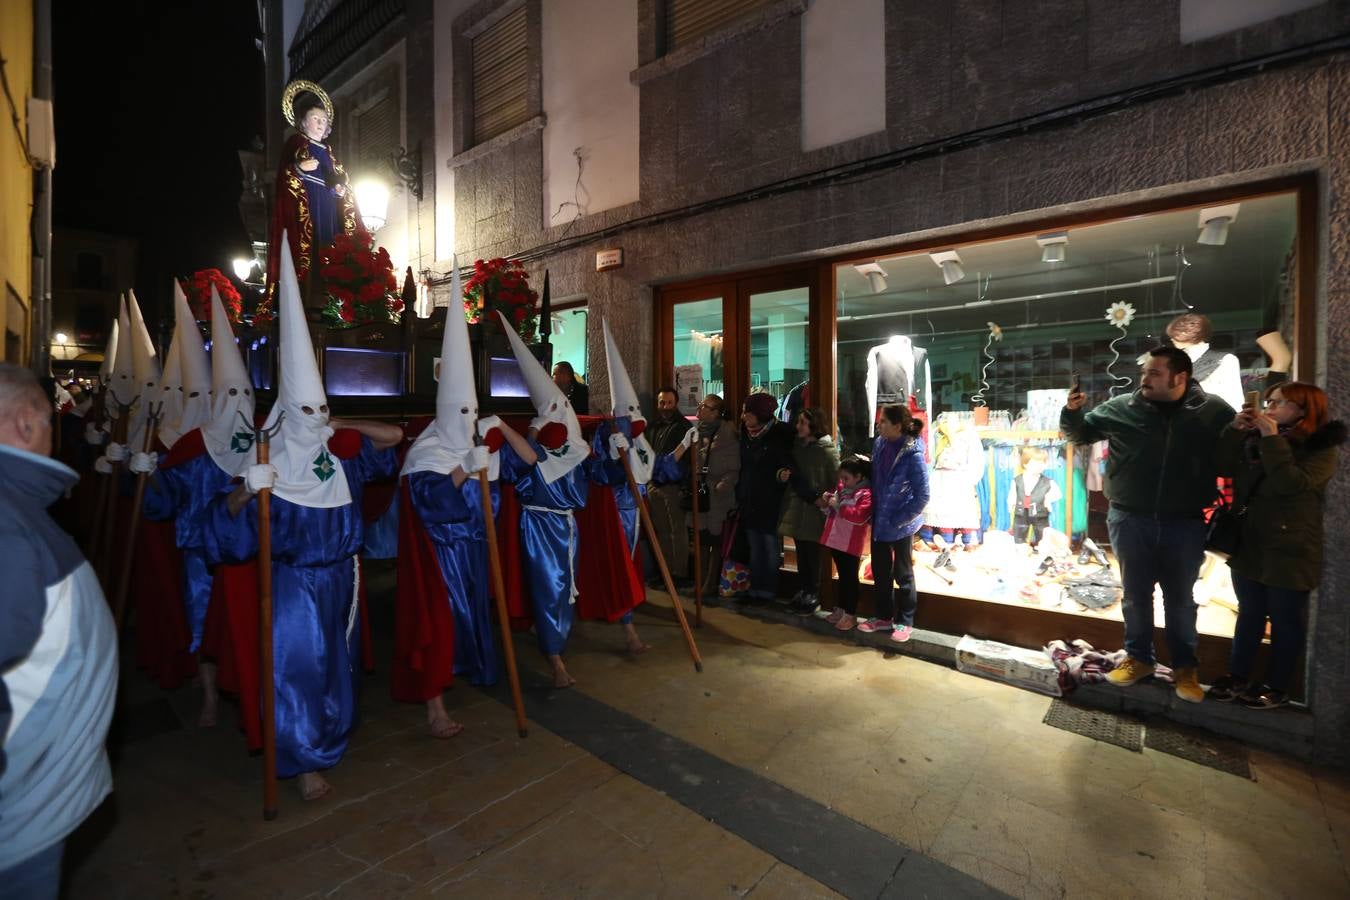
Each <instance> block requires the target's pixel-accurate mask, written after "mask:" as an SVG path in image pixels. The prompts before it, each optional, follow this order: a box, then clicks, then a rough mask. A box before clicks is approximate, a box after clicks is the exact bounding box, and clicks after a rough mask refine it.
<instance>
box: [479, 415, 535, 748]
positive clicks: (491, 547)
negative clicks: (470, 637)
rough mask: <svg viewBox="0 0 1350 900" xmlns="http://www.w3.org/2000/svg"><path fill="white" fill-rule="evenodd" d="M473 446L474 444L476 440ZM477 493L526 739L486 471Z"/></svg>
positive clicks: (518, 724) (518, 720) (518, 715)
mask: <svg viewBox="0 0 1350 900" xmlns="http://www.w3.org/2000/svg"><path fill="white" fill-rule="evenodd" d="M474 442H475V443H477V438H476V437H475V439H474ZM478 492H479V496H480V497H481V502H482V504H483V531H484V533H485V534H486V535H487V545H488V569H489V571H490V572H491V573H492V595H493V596H494V597H495V598H496V601H497V622H498V624H499V625H500V626H501V630H502V656H503V657H505V659H506V678H507V680H508V681H509V682H510V683H511V703H512V705H513V706H515V708H516V734H518V735H520V736H521V737H528V736H529V730H528V729H527V728H526V727H525V701H524V700H522V699H521V696H520V673H519V672H517V671H516V647H515V644H514V643H512V641H511V614H510V612H509V611H508V610H507V608H506V579H505V578H503V577H502V554H501V549H500V548H499V547H498V546H497V522H496V519H494V518H493V515H492V485H491V484H489V483H488V473H487V469H484V470H482V471H481V472H479V473H478Z"/></svg>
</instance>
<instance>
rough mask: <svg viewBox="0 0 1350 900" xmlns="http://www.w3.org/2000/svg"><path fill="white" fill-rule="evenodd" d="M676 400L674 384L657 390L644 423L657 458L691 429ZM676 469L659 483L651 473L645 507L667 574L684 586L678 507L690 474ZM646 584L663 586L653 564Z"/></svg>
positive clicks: (684, 542)
mask: <svg viewBox="0 0 1350 900" xmlns="http://www.w3.org/2000/svg"><path fill="white" fill-rule="evenodd" d="M679 399H680V398H679V395H678V394H676V393H675V389H674V388H673V387H663V388H661V390H659V391H657V392H656V415H655V416H653V417H652V419H651V421H650V422H648V423H647V430H646V432H645V433H646V435H647V443H649V444H651V445H652V451H653V452H654V453H655V454H656V458H657V459H660V458H662V457H663V456H666V455H668V454H670V453H674V452H675V450H676V448H678V447H679V446H680V445H681V444H682V443H686V442H685V436H686V435H688V434H689V433H690V431H692V430H693V426H692V425H690V424H689V420H688V419H686V418H685V417H684V413H682V412H680V407H679ZM678 470H679V473H680V480H678V481H664V482H661V481H658V480H657V477H656V476H653V480H652V483H651V484H650V485H649V486H648V488H647V506H648V508H649V509H650V510H651V514H652V525H653V527H655V529H656V539H657V540H658V541H659V542H660V544H661V555H662V556H664V557H665V559H666V565H667V566H669V567H670V576H671V578H673V579H675V583H676V585H678V586H684V585H687V584H691V583H692V582H691V581H690V580H689V578H688V575H687V574H686V573H687V571H688V569H689V535H688V531H687V529H686V528H685V525H684V509H683V508H682V507H681V506H680V495H681V493H682V492H683V490H684V482H685V480H687V479H688V477H689V468H688V467H687V466H679V467H678ZM647 584H648V585H649V586H651V587H657V588H663V587H665V585H664V584H663V583H662V581H661V575H660V573H659V572H657V571H656V570H655V567H653V568H652V569H651V577H650V578H648V579H647Z"/></svg>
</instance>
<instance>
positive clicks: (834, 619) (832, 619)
mask: <svg viewBox="0 0 1350 900" xmlns="http://www.w3.org/2000/svg"><path fill="white" fill-rule="evenodd" d="M843 617H844V608H843V607H842V606H836V607H835V608H834V612H832V613H830V614H829V615H828V616H826V617H825V621H826V622H829V623H830V624H831V625H835V624H838V622H839V620H840V619H842V618H843Z"/></svg>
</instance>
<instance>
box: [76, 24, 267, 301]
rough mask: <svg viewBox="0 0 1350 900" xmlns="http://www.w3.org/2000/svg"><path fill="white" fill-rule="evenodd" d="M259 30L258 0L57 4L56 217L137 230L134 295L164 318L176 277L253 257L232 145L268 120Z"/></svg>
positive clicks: (117, 230) (246, 142) (245, 141)
mask: <svg viewBox="0 0 1350 900" xmlns="http://www.w3.org/2000/svg"><path fill="white" fill-rule="evenodd" d="M258 35H259V29H258V16H257V5H256V3H254V2H252V0H189V2H177V0H175V2H165V0H118V2H111V3H110V2H106V0H101V2H92V0H82V2H78V3H62V4H59V5H58V6H57V9H56V15H55V19H54V23H53V44H54V46H53V57H54V77H55V94H56V129H57V130H56V135H57V168H56V171H55V175H54V181H55V183H54V188H53V204H54V207H55V208H54V215H53V218H54V221H55V224H56V225H57V226H58V227H59V226H67V227H72V228H85V229H91V230H95V231H104V232H110V233H114V234H121V235H129V236H131V237H135V238H137V239H138V240H139V241H140V254H139V259H138V263H137V283H136V284H135V288H136V294H137V296H138V297H139V298H140V299H141V303H142V305H143V306H151V307H158V309H159V311H160V313H161V314H164V313H167V311H168V305H169V302H170V301H169V298H170V294H169V289H170V282H169V278H170V276H172V275H186V274H188V273H190V272H193V271H195V270H197V269H200V268H205V267H208V266H215V267H217V268H219V269H221V271H223V272H225V273H226V274H230V271H231V270H230V265H229V264H230V260H231V259H233V258H234V257H236V256H240V255H243V254H246V253H248V252H249V236H248V235H247V234H246V232H245V230H244V226H243V223H242V221H241V220H240V217H239V210H238V199H239V181H240V173H239V158H238V155H237V151H238V150H239V149H241V148H247V147H249V146H250V144H251V143H252V142H253V140H254V138H255V136H257V135H261V134H262V132H263V127H264V126H263V123H264V103H265V101H266V98H265V97H264V96H263V87H262V84H263V74H262V54H261V53H260V52H259V51H258V50H257V48H256V46H255V44H254V40H255V38H256V37H258ZM118 287H119V288H121V287H123V286H120V285H119V286H118ZM161 304H162V305H161ZM152 315H154V314H152V313H151V312H150V311H149V310H147V318H151V317H152ZM155 318H158V316H155Z"/></svg>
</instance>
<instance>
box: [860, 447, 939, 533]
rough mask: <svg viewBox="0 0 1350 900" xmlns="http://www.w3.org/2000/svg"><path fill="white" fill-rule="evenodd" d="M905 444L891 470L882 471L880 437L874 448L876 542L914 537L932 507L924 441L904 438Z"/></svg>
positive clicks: (873, 488)
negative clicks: (929, 504)
mask: <svg viewBox="0 0 1350 900" xmlns="http://www.w3.org/2000/svg"><path fill="white" fill-rule="evenodd" d="M903 440H904V442H905V445H904V446H903V447H901V449H900V454H899V455H898V456H897V457H896V458H895V463H894V464H893V465H892V466H891V467H890V470H889V471H882V469H881V448H882V446H883V445H885V443H886V439H885V438H883V437H878V438H877V440H876V443H875V444H874V445H873V446H872V540H874V541H899V540H904V539H905V538H907V537H910V536H911V535H913V534H914V533H915V532H916V531H918V530H919V526H920V525H922V524H923V511H924V507H926V506H927V505H928V467H927V466H926V465H924V461H923V441H921V440H919V439H918V438H911V437H906V438H903Z"/></svg>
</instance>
